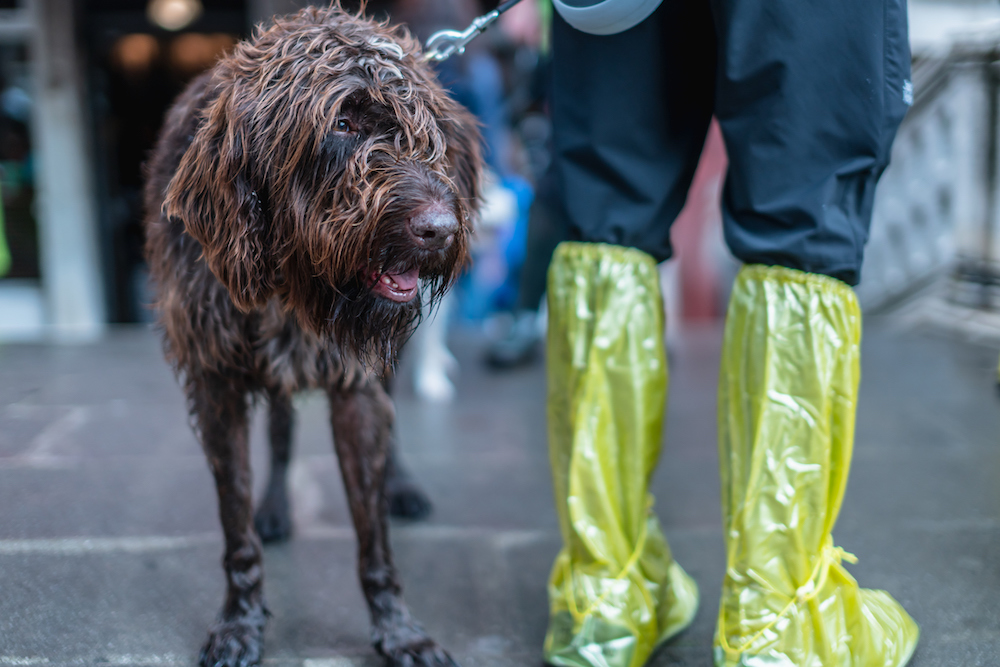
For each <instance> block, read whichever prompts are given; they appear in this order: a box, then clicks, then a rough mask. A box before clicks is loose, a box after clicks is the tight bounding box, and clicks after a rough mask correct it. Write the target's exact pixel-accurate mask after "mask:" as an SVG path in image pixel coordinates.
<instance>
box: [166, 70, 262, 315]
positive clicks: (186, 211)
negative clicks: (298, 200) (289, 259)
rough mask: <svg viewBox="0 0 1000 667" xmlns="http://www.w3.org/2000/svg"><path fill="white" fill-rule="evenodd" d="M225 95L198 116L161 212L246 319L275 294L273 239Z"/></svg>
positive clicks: (240, 128)
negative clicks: (196, 248)
mask: <svg viewBox="0 0 1000 667" xmlns="http://www.w3.org/2000/svg"><path fill="white" fill-rule="evenodd" d="M233 95H234V92H233V90H232V88H231V87H221V92H220V94H219V96H218V97H217V98H215V99H214V100H213V101H212V102H211V103H210V104H209V105H208V106H207V107H206V108H205V111H204V118H203V120H202V122H201V124H200V126H199V127H198V130H197V131H196V132H195V135H194V138H193V139H192V142H191V145H190V146H189V147H188V149H187V151H186V152H185V153H184V156H183V157H182V158H181V162H180V165H179V166H178V168H177V171H176V172H175V173H174V176H173V178H172V179H171V180H170V184H169V185H168V186H167V192H166V197H165V199H164V204H163V211H164V213H165V214H166V215H167V216H168V217H170V218H175V219H179V220H181V221H183V223H184V228H185V229H186V230H187V232H188V234H190V235H191V236H193V237H194V238H195V239H197V241H198V242H199V243H201V245H202V248H203V250H204V256H205V261H206V262H207V263H208V267H209V268H210V269H211V270H212V273H213V274H215V277H216V278H218V279H219V281H220V282H221V283H222V284H223V285H224V286H225V287H226V288H227V289H228V290H229V294H230V296H231V297H232V299H233V303H235V304H236V306H237V307H238V308H240V309H241V310H244V311H248V310H250V309H252V308H254V307H259V306H262V305H264V303H266V301H267V300H268V298H269V297H270V296H271V294H273V293H274V291H275V258H274V255H273V248H274V247H275V246H274V242H275V239H273V238H271V236H272V235H273V233H274V230H273V227H272V225H271V224H270V221H269V220H268V219H267V217H266V215H265V212H264V210H263V202H262V201H261V193H259V192H258V189H257V188H256V187H255V186H254V185H253V183H252V181H251V179H252V177H253V172H254V170H253V169H252V167H251V165H252V164H253V160H252V156H251V155H250V154H249V152H250V150H251V148H250V145H249V137H248V129H247V127H248V121H247V119H246V118H243V117H240V115H239V112H238V111H237V110H236V105H234V104H233V102H234V100H233V99H232V97H233Z"/></svg>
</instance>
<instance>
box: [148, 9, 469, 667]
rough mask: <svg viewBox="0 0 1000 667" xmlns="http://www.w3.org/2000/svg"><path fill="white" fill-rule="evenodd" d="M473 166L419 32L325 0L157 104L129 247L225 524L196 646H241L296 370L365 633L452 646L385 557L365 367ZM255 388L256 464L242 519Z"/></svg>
mask: <svg viewBox="0 0 1000 667" xmlns="http://www.w3.org/2000/svg"><path fill="white" fill-rule="evenodd" d="M480 168H481V160H480V155H479V135H478V132H477V130H476V126H475V122H474V120H473V119H472V118H471V117H470V116H469V115H468V113H467V112H465V111H464V110H463V109H462V108H461V107H459V106H458V105H457V104H455V103H454V102H453V101H452V100H451V99H450V98H449V97H448V96H447V95H446V94H445V93H444V91H443V90H442V88H441V87H440V85H439V84H438V83H437V81H436V79H435V77H434V75H433V74H432V73H431V71H430V70H429V68H428V67H427V66H426V65H425V64H423V61H422V60H421V53H420V47H419V45H418V44H417V43H416V42H415V41H414V40H413V39H412V38H411V37H410V36H409V35H408V33H407V32H406V31H405V30H403V29H399V28H392V27H389V26H388V25H387V24H384V23H376V22H373V21H370V20H367V19H365V18H363V17H361V16H360V15H356V14H348V13H346V12H344V11H342V10H341V9H339V7H337V6H333V7H331V8H327V9H317V8H307V9H304V10H302V11H301V12H299V13H298V14H295V15H293V16H290V17H286V18H280V19H277V20H276V21H275V23H274V25H273V26H272V27H270V28H269V29H267V30H264V29H259V30H258V31H257V32H256V34H255V35H254V36H253V38H251V39H250V40H248V41H246V42H243V43H240V44H239V45H238V46H237V47H236V48H235V50H234V51H233V52H232V53H231V54H229V55H227V56H225V57H223V58H222V59H221V60H220V61H219V63H218V64H217V65H216V66H215V67H214V68H213V69H212V70H211V71H210V72H208V73H206V74H204V75H202V76H201V77H200V78H198V79H196V80H195V81H193V82H192V83H191V85H190V86H189V87H188V88H187V90H186V91H185V92H184V93H183V94H182V95H181V96H180V97H179V98H178V100H177V102H176V103H175V105H174V107H173V108H172V109H171V111H170V112H169V114H168V116H167V119H166V122H165V126H164V129H163V131H162V134H161V137H160V139H159V142H158V144H157V147H156V148H155V150H154V153H153V155H152V156H151V159H150V161H149V164H148V166H147V184H146V206H147V212H148V213H147V225H146V231H147V246H146V251H147V257H148V260H149V264H150V267H151V273H152V277H153V280H154V283H155V286H156V290H157V300H156V308H157V311H158V316H159V323H160V325H161V328H162V332H163V340H164V349H165V352H166V356H167V358H168V359H169V360H170V362H171V363H172V364H173V366H174V368H175V369H176V371H177V373H178V377H179V378H180V380H181V383H182V385H183V388H184V391H185V393H186V395H187V399H188V406H189V410H190V414H191V419H192V423H193V426H194V428H195V431H196V433H197V435H198V437H199V439H200V441H201V444H202V446H203V449H204V451H205V454H206V456H207V458H208V463H209V467H210V469H211V472H212V474H213V476H214V478H215V483H216V489H217V492H218V500H219V515H220V519H221V523H222V529H223V533H224V536H225V556H224V559H223V566H224V569H225V573H226V580H227V590H226V596H225V600H224V602H223V605H222V609H221V611H220V613H219V617H218V620H217V622H216V623H215V625H214V626H213V627H212V628H211V630H210V633H209V637H208V640H207V642H206V643H205V645H204V648H203V649H202V653H201V658H200V661H201V664H202V665H209V666H213V667H214V666H216V665H221V666H226V667H236V666H240V667H242V666H246V665H255V664H258V663H259V662H260V660H261V653H262V634H263V630H264V625H265V621H266V619H267V616H268V612H267V608H266V606H265V602H264V595H263V588H262V584H263V569H262V565H261V555H262V550H261V535H260V534H261V533H263V534H264V536H265V537H267V538H271V539H274V538H282V537H285V536H287V534H288V531H289V525H290V524H289V523H288V501H287V492H286V489H285V473H286V470H287V466H288V461H289V456H290V448H291V432H292V427H293V421H294V419H293V416H294V415H293V409H292V395H293V394H294V393H295V392H296V391H299V390H303V389H310V388H319V389H322V390H324V391H325V392H326V394H327V396H328V398H329V404H330V421H331V426H332V430H333V434H334V444H335V449H336V452H337V455H338V457H339V461H340V469H341V472H342V476H343V482H344V486H345V490H346V493H347V497H348V503H349V506H350V512H351V517H352V520H353V523H354V526H355V530H356V532H357V538H358V570H359V576H360V580H361V587H362V589H363V592H364V595H365V598H366V600H367V603H368V606H369V610H370V613H371V619H372V626H373V642H374V645H375V648H376V649H377V650H378V651H379V652H380V653H381V654H382V655H384V656H385V657H386V659H387V661H388V663H389V664H390V665H398V666H402V665H416V666H451V665H454V664H455V663H454V662H453V661H452V659H451V658H450V657H449V656H448V655H447V653H446V652H445V651H444V650H443V649H441V648H440V647H439V646H438V645H437V644H436V643H435V642H434V641H433V640H432V639H431V638H430V637H428V636H427V634H426V633H425V632H424V631H423V630H422V629H421V628H420V626H419V624H417V623H416V622H415V621H414V620H413V619H412V618H411V616H410V613H409V611H408V610H407V607H406V605H405V603H404V602H403V599H402V595H401V588H400V583H399V579H398V576H397V574H396V570H395V568H394V566H393V563H392V556H391V552H390V547H389V542H388V536H387V533H386V529H387V528H386V511H387V498H386V494H385V479H386V472H387V467H391V466H392V463H391V461H390V460H389V457H388V452H389V450H390V447H391V436H392V421H393V406H392V403H391V401H390V399H389V398H388V396H387V394H386V391H385V389H384V387H383V385H382V377H383V375H384V371H385V370H386V369H387V368H388V367H389V366H390V365H391V363H392V362H393V359H394V356H395V354H396V350H397V348H398V346H399V344H400V343H401V341H403V340H404V339H405V337H406V336H407V335H408V333H409V332H410V331H411V329H412V327H413V325H414V323H415V321H416V318H417V317H418V315H419V312H420V298H421V291H422V290H421V287H420V286H422V287H423V293H425V294H428V293H429V294H430V295H431V298H435V297H437V296H440V295H441V294H442V293H443V291H444V290H446V289H447V288H448V287H449V286H450V285H451V284H452V283H453V281H454V280H455V278H456V277H457V275H458V273H459V271H460V270H461V268H462V266H463V264H464V263H465V261H466V254H467V244H468V237H469V234H470V230H471V227H470V219H471V216H472V215H473V213H474V209H475V206H476V193H477V192H478V181H479V174H480ZM417 281H419V285H418V286H417V287H414V285H415V284H416V283H417ZM257 397H264V398H266V400H267V402H268V406H269V410H270V441H271V451H272V468H271V475H270V481H269V484H268V488H267V492H266V494H265V497H264V500H263V502H262V504H261V507H260V508H259V509H258V512H257V515H256V526H257V528H256V529H255V516H254V512H253V509H252V499H251V471H250V463H249V452H248V424H247V421H248V411H249V408H250V407H251V405H252V402H253V401H254V400H255V398H257ZM404 481H405V480H404Z"/></svg>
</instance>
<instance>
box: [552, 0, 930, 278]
mask: <svg viewBox="0 0 1000 667" xmlns="http://www.w3.org/2000/svg"><path fill="white" fill-rule="evenodd" d="M553 55H554V71H553V97H552V114H553V127H554V140H555V159H556V174H557V180H558V184H559V187H560V189H561V192H562V193H563V197H564V200H565V209H566V214H567V216H568V222H569V225H570V234H571V238H573V239H575V240H582V241H593V242H604V243H613V244H617V245H625V246H632V247H636V248H639V249H640V250H643V251H645V252H647V253H649V254H650V255H652V256H653V257H654V258H656V260H657V261H662V260H665V259H667V258H669V257H670V256H671V253H672V249H671V245H670V226H671V224H672V223H673V220H674V218H675V217H676V216H677V214H678V213H679V212H680V210H681V208H682V207H683V205H684V201H685V198H686V196H687V190H688V187H689V186H690V184H691V179H692V177H693V175H694V170H695V167H696V165H697V163H698V158H699V155H700V153H701V149H702V145H703V144H704V140H705V134H706V131H707V128H708V124H709V121H710V119H711V117H712V115H713V114H714V115H715V116H716V117H717V118H718V120H719V123H720V125H721V127H722V133H723V136H724V138H725V143H726V150H727V152H728V155H729V172H728V175H727V177H726V184H725V188H724V192H723V206H722V208H723V224H724V230H725V238H726V242H727V244H728V245H729V248H730V250H731V251H732V252H733V254H734V255H736V257H738V258H739V259H740V260H742V261H744V262H747V263H760V264H770V265H780V266H786V267H789V268H793V269H799V270H802V271H808V272H811V273H821V274H825V275H829V276H833V277H835V278H838V279H840V280H843V281H844V282H846V283H848V284H850V285H854V284H857V282H858V281H859V279H860V269H861V261H862V253H863V249H864V245H865V242H866V241H867V239H868V228H869V224H870V221H871V212H872V202H873V198H874V190H875V184H876V182H877V181H878V179H879V176H880V175H881V174H882V172H883V170H884V169H885V167H886V165H887V164H888V161H889V152H890V147H891V145H892V140H893V137H894V136H895V133H896V129H897V127H898V126H899V123H900V121H901V120H902V118H903V115H904V114H905V112H906V110H907V108H908V105H909V104H910V103H911V102H912V87H911V85H910V81H909V79H910V50H909V44H908V37H907V20H906V3H905V0H663V4H662V5H660V7H659V8H658V9H657V10H656V11H655V12H654V13H653V14H652V15H651V16H650V17H649V18H647V19H646V20H645V21H643V22H642V23H640V24H639V25H637V26H635V27H634V28H631V29H630V30H627V31H625V32H623V33H619V34H617V35H609V36H596V35H589V34H586V33H583V32H580V31H577V30H575V29H573V28H571V27H570V26H569V25H568V24H567V23H565V22H564V21H563V20H562V19H561V18H560V17H559V16H558V14H555V16H554V26H553Z"/></svg>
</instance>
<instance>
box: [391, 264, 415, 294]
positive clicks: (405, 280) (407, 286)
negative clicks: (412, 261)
mask: <svg viewBox="0 0 1000 667" xmlns="http://www.w3.org/2000/svg"><path fill="white" fill-rule="evenodd" d="M385 275H387V276H389V279H390V280H392V282H394V283H396V284H397V285H399V289H400V291H402V292H409V291H410V290H412V289H414V288H416V286H417V281H418V280H420V269H410V270H409V271H407V272H406V273H387V274H385Z"/></svg>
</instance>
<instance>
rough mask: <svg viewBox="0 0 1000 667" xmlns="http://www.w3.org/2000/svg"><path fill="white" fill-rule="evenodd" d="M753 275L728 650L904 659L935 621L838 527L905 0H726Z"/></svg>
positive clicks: (735, 181)
mask: <svg viewBox="0 0 1000 667" xmlns="http://www.w3.org/2000/svg"><path fill="white" fill-rule="evenodd" d="M713 9H714V10H715V12H716V20H717V31H718V34H719V53H720V60H719V75H718V85H719V87H718V90H717V115H718V118H719V121H720V125H721V127H722V131H723V135H724V137H725V140H726V146H727V150H728V153H729V159H730V166H729V175H728V178H727V183H726V188H725V193H724V202H723V207H724V223H725V231H726V239H727V241H728V243H729V245H730V248H731V249H732V250H733V252H734V254H735V255H736V256H737V257H739V258H740V259H741V260H743V261H744V262H747V265H746V266H745V267H744V268H743V270H742V271H741V272H740V274H739V276H738V277H737V279H736V284H735V286H734V289H733V292H732V297H731V300H730V304H729V311H728V314H727V318H726V331H725V338H724V342H723V353H722V365H721V373H720V383H719V456H720V473H721V478H722V508H723V518H724V534H725V540H726V553H727V567H726V576H725V579H724V582H723V591H722V601H721V605H720V612H719V619H718V626H717V631H716V638H715V663H716V665H717V666H719V667H723V666H725V667H735V666H736V665H757V664H761V665H763V664H767V665H774V666H782V667H798V666H801V665H837V667H862V666H865V667H866V666H869V665H878V666H879V667H900V666H901V665H903V664H905V663H906V662H907V661H908V660H909V658H910V656H911V654H912V652H913V650H914V648H915V646H916V641H917V637H918V634H919V631H918V629H917V626H916V624H915V623H914V622H913V620H912V619H911V618H910V617H909V616H908V615H907V614H906V612H905V611H904V610H903V609H902V607H900V606H899V604H898V603H897V602H896V601H895V600H893V599H892V597H890V596H889V594H887V593H885V592H883V591H871V590H865V589H861V588H859V587H858V584H857V582H856V581H855V580H854V579H853V578H852V577H851V575H850V574H848V573H847V571H846V569H845V568H844V567H843V565H842V564H841V563H842V561H843V560H848V561H850V562H853V556H850V555H849V554H847V553H846V552H844V551H843V550H842V549H840V548H838V547H835V546H834V545H833V539H832V537H831V531H832V530H833V527H834V524H835V523H836V520H837V515H838V513H839V511H840V505H841V501H842V499H843V496H844V491H845V488H846V484H847V476H848V470H849V467H850V462H851V453H852V450H853V438H854V414H855V406H856V401H857V389H858V379H859V352H860V347H859V346H860V337H861V312H860V309H859V308H858V304H857V300H856V298H855V295H854V292H853V290H852V289H851V287H850V285H853V284H855V283H856V282H857V281H858V279H859V276H860V269H861V259H862V252H863V248H864V243H865V241H866V239H867V235H868V224H869V222H870V218H871V207H872V199H873V196H874V188H875V184H876V182H877V180H878V178H879V175H880V174H881V173H882V171H883V169H884V168H885V166H886V164H887V162H888V156H889V149H890V147H891V143H892V138H893V135H894V134H895V130H896V127H897V125H898V124H899V122H900V120H901V119H902V116H903V113H904V112H905V109H906V102H905V99H906V98H905V96H906V95H907V90H908V87H907V86H908V82H907V81H906V80H907V79H908V78H909V64H908V63H909V60H908V58H909V53H908V47H907V43H906V23H905V21H906V17H905V7H904V6H903V5H902V4H901V2H900V0H845V1H844V2H840V3H820V2H811V1H809V2H802V1H801V0H768V1H767V2H763V1H758V0H751V1H746V0H714V2H713Z"/></svg>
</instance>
